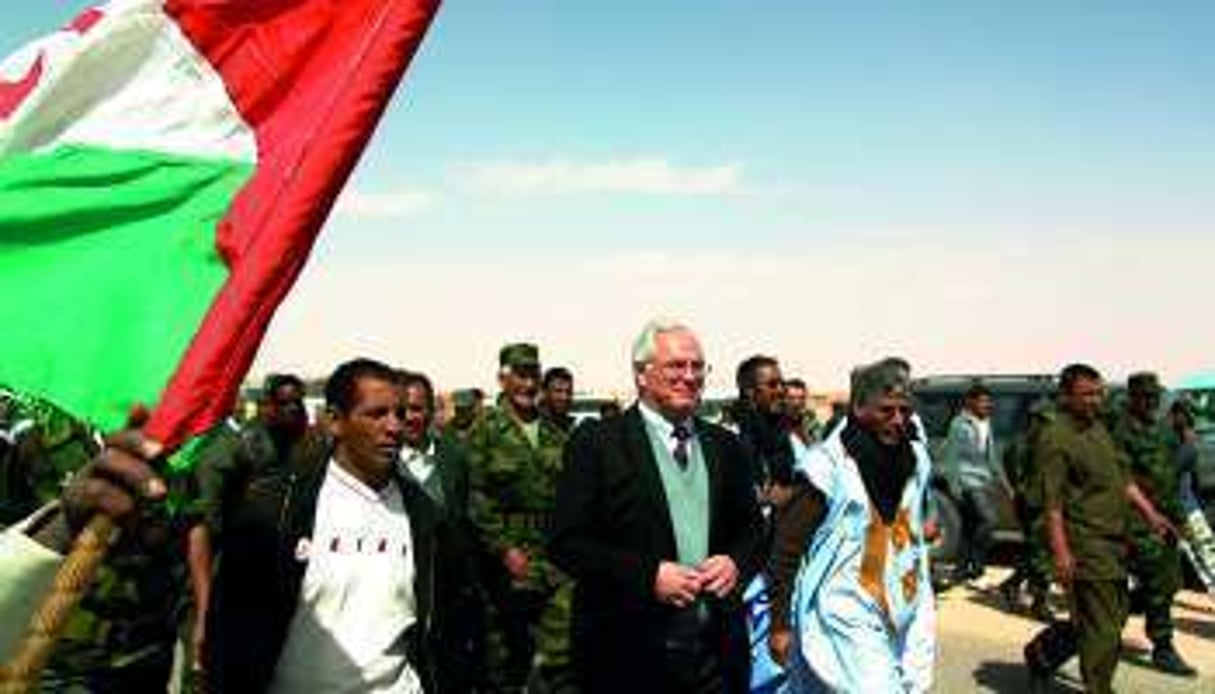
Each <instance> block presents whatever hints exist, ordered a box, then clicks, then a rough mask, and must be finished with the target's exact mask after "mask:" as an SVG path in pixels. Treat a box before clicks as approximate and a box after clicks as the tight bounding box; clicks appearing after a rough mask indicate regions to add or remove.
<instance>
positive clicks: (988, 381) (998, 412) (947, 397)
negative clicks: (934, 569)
mask: <svg viewBox="0 0 1215 694" xmlns="http://www.w3.org/2000/svg"><path fill="white" fill-rule="evenodd" d="M976 381H978V382H981V383H982V384H983V385H984V386H986V387H987V389H988V390H990V391H991V396H992V400H993V402H994V405H995V410H994V411H993V412H992V416H991V433H992V439H993V440H994V441H995V445H996V447H997V450H996V452H997V455H999V456H1000V460H1003V450H1004V447H1005V446H1006V445H1008V444H1009V443H1010V442H1011V441H1012V440H1013V438H1014V437H1016V435H1017V434H1019V433H1020V432H1021V431H1022V430H1023V429H1024V428H1025V426H1026V424H1027V422H1028V421H1029V409H1030V407H1031V406H1032V405H1033V404H1034V403H1035V402H1037V401H1038V400H1041V399H1042V398H1046V397H1051V396H1053V394H1054V392H1055V377H1054V376H1051V375H1003V374H999V375H994V374H993V375H956V376H929V377H926V378H918V379H915V380H914V381H912V383H911V393H912V395H913V396H914V397H915V401H916V411H917V412H918V413H919V415H920V417H921V418H922V419H923V421H924V428H925V430H926V433H927V436H928V450H929V451H930V452H931V454H932V465H933V476H932V477H933V478H932V493H933V497H934V499H935V501H936V506H937V522H938V525H939V527H940V531H941V537H940V539H939V541H938V542H937V544H936V547H935V548H934V550H933V558H934V560H936V561H937V562H944V563H946V564H952V563H953V562H954V560H955V559H956V558H957V554H958V550H959V545H960V543H959V537H960V533H961V529H962V521H961V516H960V514H959V512H958V502H957V499H954V498H953V496H952V495H951V494H950V492H949V485H948V484H946V481H945V471H944V468H943V456H942V455H941V452H942V449H943V448H944V445H945V438H946V436H947V435H948V433H949V422H950V420H952V419H953V417H954V415H956V414H957V413H958V412H959V411H960V410H961V409H962V400H963V399H964V397H965V395H966V391H967V390H968V389H969V388H970V387H971V385H973V384H974V383H975V382H976ZM999 519H1000V523H999V525H998V526H997V530H996V533H995V538H996V542H997V543H1001V542H1020V541H1022V540H1023V537H1022V535H1021V528H1020V526H1019V525H1018V523H1017V517H1016V513H1015V512H1014V510H1013V502H1012V499H1010V498H1007V497H1006V496H1003V495H1001V496H1000V508H999Z"/></svg>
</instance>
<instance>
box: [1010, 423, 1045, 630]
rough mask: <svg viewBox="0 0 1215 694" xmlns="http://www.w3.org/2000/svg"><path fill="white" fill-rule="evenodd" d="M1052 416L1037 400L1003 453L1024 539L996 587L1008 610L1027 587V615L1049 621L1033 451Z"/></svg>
mask: <svg viewBox="0 0 1215 694" xmlns="http://www.w3.org/2000/svg"><path fill="white" fill-rule="evenodd" d="M1054 417H1055V408H1054V405H1053V404H1052V403H1051V402H1050V401H1049V400H1040V401H1038V402H1036V403H1034V404H1033V405H1032V406H1030V410H1029V425H1028V426H1027V427H1026V430H1025V431H1023V432H1021V433H1020V434H1019V435H1017V437H1016V438H1014V439H1013V441H1012V443H1010V444H1009V445H1008V447H1007V448H1006V449H1005V450H1004V470H1005V473H1006V474H1007V475H1008V479H1009V482H1010V483H1011V484H1012V486H1013V491H1014V493H1015V495H1016V496H1015V498H1014V502H1015V504H1016V510H1017V521H1018V522H1019V523H1020V525H1021V532H1022V534H1023V535H1024V536H1025V549H1024V551H1023V552H1022V553H1021V556H1020V557H1019V559H1018V562H1017V566H1016V571H1014V572H1013V574H1012V575H1011V576H1009V577H1008V578H1007V579H1005V580H1004V582H1003V583H1001V584H1000V595H1001V597H1003V599H1004V602H1005V605H1006V606H1007V607H1008V609H1009V610H1010V611H1015V610H1016V608H1017V606H1018V605H1019V604H1020V592H1021V584H1022V583H1025V584H1027V585H1028V586H1029V593H1030V598H1031V600H1032V602H1031V603H1030V614H1032V615H1033V616H1034V617H1035V618H1036V619H1039V620H1041V621H1044V622H1049V621H1051V619H1052V615H1051V611H1050V605H1049V603H1048V602H1047V596H1048V593H1049V591H1050V574H1051V557H1050V549H1049V548H1048V547H1047V546H1046V519H1045V516H1044V515H1043V501H1042V471H1041V470H1039V469H1038V466H1037V465H1036V464H1035V456H1034V448H1035V446H1036V445H1037V443H1038V438H1039V437H1040V436H1041V434H1042V430H1043V429H1044V428H1045V427H1046V426H1047V425H1048V424H1049V423H1050V422H1051V421H1052V420H1054Z"/></svg>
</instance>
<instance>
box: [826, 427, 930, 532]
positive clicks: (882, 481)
mask: <svg viewBox="0 0 1215 694" xmlns="http://www.w3.org/2000/svg"><path fill="white" fill-rule="evenodd" d="M840 440H841V441H842V442H843V444H844V448H845V449H846V450H847V451H848V454H849V455H850V456H852V458H853V460H855V461H856V464H857V468H858V469H859V470H860V473H861V480H862V481H863V482H864V483H865V492H866V493H867V494H868V495H869V501H870V503H872V504H873V505H874V506H875V507H877V510H878V513H880V514H881V516H882V520H883V521H884V522H886V523H891V522H893V521H894V517H895V514H897V513H898V510H899V501H900V499H901V498H902V496H903V488H904V487H906V486H907V480H908V479H909V478H910V477H911V474H912V473H913V472H915V451H913V450H912V449H911V440H910V439H907V438H904V439H903V440H901V441H899V442H898V443H897V444H895V445H893V446H888V445H886V444H884V443H882V442H881V441H879V440H878V439H877V438H876V437H874V436H873V434H871V433H869V432H868V431H867V430H866V429H865V428H864V427H862V426H861V425H860V424H858V423H857V421H856V419H855V418H852V417H849V418H848V423H847V424H846V425H845V426H844V430H843V431H842V432H841V433H840Z"/></svg>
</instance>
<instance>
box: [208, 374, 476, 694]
mask: <svg viewBox="0 0 1215 694" xmlns="http://www.w3.org/2000/svg"><path fill="white" fill-rule="evenodd" d="M402 391H403V389H402V387H401V382H400V379H399V376H398V373H397V372H396V371H395V370H393V369H392V368H391V367H389V366H387V365H385V364H381V363H379V362H376V361H372V360H369V359H356V360H353V361H350V362H347V363H345V364H343V365H341V366H339V367H338V369H337V370H336V371H334V373H333V375H332V376H331V377H330V379H329V381H328V383H327V384H326V386H325V398H326V401H327V406H328V409H329V428H330V434H331V435H332V446H331V447H329V448H323V447H321V446H313V447H311V448H310V449H307V450H301V451H300V453H299V455H297V456H296V458H297V459H295V460H292V461H291V464H290V466H289V468H288V471H287V473H286V474H284V475H283V476H281V477H279V478H275V479H268V480H264V481H260V482H259V483H257V484H255V485H252V486H251V487H250V488H249V490H248V491H247V492H246V494H245V496H244V498H243V499H241V501H240V503H238V504H237V505H236V508H235V509H234V510H233V511H232V512H231V513H230V514H229V522H230V527H228V528H227V529H226V531H225V533H224V544H223V546H222V547H221V553H222V556H221V563H220V568H219V572H218V575H217V576H216V580H215V590H214V596H213V598H212V605H211V611H210V614H209V621H208V633H209V635H210V638H209V639H208V642H207V649H208V652H207V659H208V663H207V664H208V668H207V671H208V676H209V677H210V678H211V681H212V683H213V684H214V686H215V687H216V689H217V690H218V691H240V692H248V691H276V692H296V691H308V692H402V693H414V692H434V691H450V690H451V688H450V687H448V686H446V683H447V682H449V681H453V678H452V677H451V674H450V663H451V662H452V661H451V658H450V657H448V654H447V653H446V644H450V643H456V642H457V641H458V639H452V638H449V634H447V633H446V632H445V630H444V624H443V623H442V622H441V621H440V620H441V619H442V617H443V615H444V614H445V613H446V612H447V610H446V608H445V606H446V605H448V604H451V601H452V600H453V599H454V597H455V596H456V595H458V594H459V591H461V590H464V589H465V587H466V586H468V585H469V584H470V582H469V581H467V580H465V577H464V575H463V571H464V569H463V567H464V566H465V563H464V562H462V561H460V560H459V558H458V557H457V556H455V555H454V553H453V551H452V550H454V549H456V548H458V547H459V543H458V542H456V541H455V540H454V539H453V538H452V537H451V535H450V533H451V528H450V526H449V525H448V524H447V523H446V521H444V520H443V517H442V513H441V512H440V511H439V510H438V508H437V507H436V505H435V504H434V503H433V502H432V500H431V499H430V498H429V497H428V495H427V494H426V492H425V491H423V490H422V489H421V488H420V487H419V486H418V485H417V484H416V483H415V482H413V481H412V480H410V479H407V478H405V477H403V476H402V475H401V474H400V473H399V470H398V468H397V463H398V456H399V452H400V448H401V444H402V441H403V435H404V426H403V422H404V399H403V397H402V395H403V392H402Z"/></svg>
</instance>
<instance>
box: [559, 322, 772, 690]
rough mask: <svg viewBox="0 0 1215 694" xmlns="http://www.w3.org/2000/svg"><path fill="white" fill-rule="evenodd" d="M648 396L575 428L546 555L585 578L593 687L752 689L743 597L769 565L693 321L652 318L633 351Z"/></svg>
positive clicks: (742, 464) (586, 644) (583, 616)
mask: <svg viewBox="0 0 1215 694" xmlns="http://www.w3.org/2000/svg"><path fill="white" fill-rule="evenodd" d="M633 371H634V379H635V381H636V384H637V388H638V393H639V399H640V402H639V403H638V404H636V405H634V406H633V407H631V408H629V409H628V410H627V411H626V412H625V413H624V414H623V415H622V416H620V417H614V418H610V419H605V420H602V421H591V422H588V423H587V424H584V425H583V426H581V427H579V428H577V429H575V431H574V434H573V436H572V437H571V439H570V441H569V443H567V444H566V449H565V464H564V466H563V470H562V476H561V478H560V481H559V483H558V487H557V502H556V510H555V514H554V520H553V528H552V537H551V552H552V557H553V559H554V561H556V562H557V563H558V565H559V566H561V567H562V568H564V569H565V570H567V571H568V572H569V573H570V574H572V575H573V576H574V578H575V580H576V588H575V595H574V619H573V627H572V641H573V648H574V664H575V668H576V671H577V675H578V678H579V686H580V687H582V689H583V690H584V691H586V692H591V693H594V692H605V693H606V692H613V693H618V692H628V693H629V694H642V693H645V692H688V693H702V692H703V693H708V692H738V691H746V688H747V684H748V679H749V666H750V652H749V645H748V639H747V632H746V624H745V621H744V612H743V607H742V601H741V592H742V589H743V587H744V586H745V585H746V583H747V581H748V580H749V579H750V577H751V576H752V575H753V574H754V573H755V571H756V569H757V568H758V565H759V562H761V561H763V550H764V548H763V540H762V538H763V533H762V523H761V518H760V513H759V508H758V505H757V503H756V499H755V494H754V492H753V488H752V484H751V463H750V461H749V460H748V459H747V457H746V455H745V453H744V452H743V449H742V447H741V446H740V445H739V442H738V439H737V438H736V437H735V436H734V435H733V434H731V433H730V432H728V431H726V430H724V429H722V428H720V427H717V426H714V425H712V424H709V423H708V422H705V421H704V420H702V419H699V418H697V417H696V416H695V412H696V408H697V406H698V405H699V404H700V396H701V392H702V390H703V388H704V380H705V375H706V372H707V367H706V365H705V361H704V356H703V353H702V352H701V349H700V344H699V342H698V341H697V339H696V336H695V335H694V334H693V333H692V331H691V330H689V329H688V328H686V327H684V326H682V325H679V324H676V323H668V322H658V321H655V322H651V323H650V324H649V325H647V326H646V328H645V329H644V330H643V331H642V334H641V336H640V337H639V338H638V340H637V342H636V343H635V344H634V348H633Z"/></svg>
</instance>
